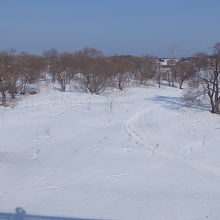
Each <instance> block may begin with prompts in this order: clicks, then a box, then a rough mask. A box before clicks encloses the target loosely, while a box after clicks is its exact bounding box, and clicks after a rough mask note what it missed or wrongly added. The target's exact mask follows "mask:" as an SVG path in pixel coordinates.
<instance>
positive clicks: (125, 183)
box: [0, 88, 220, 220]
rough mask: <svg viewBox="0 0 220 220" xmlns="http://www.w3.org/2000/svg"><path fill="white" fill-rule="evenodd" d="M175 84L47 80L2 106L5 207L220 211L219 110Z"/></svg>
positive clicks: (0, 173) (191, 219)
mask: <svg viewBox="0 0 220 220" xmlns="http://www.w3.org/2000/svg"><path fill="white" fill-rule="evenodd" d="M181 92H182V91H180V90H178V89H174V88H161V89H157V88H147V89H144V88H132V89H127V90H126V91H124V92H123V93H119V92H113V93H109V94H106V95H104V96H92V95H88V94H83V93H82V94H80V93H70V92H67V93H61V92H59V91H56V90H52V89H49V88H43V89H42V91H41V93H40V94H37V95H34V96H29V97H26V98H25V99H24V100H22V101H20V102H19V103H18V105H17V106H16V107H14V108H0V212H12V211H13V210H14V208H15V207H17V206H21V207H23V208H24V209H25V210H26V211H27V212H28V213H31V214H41V215H55V216H70V217H82V218H100V219H122V220H129V219H132V220H136V219H140V220H145V219H151V220H154V219H155V220H158V219H159V220H160V219H161V220H164V219H169V220H186V219H187V220H196V219H198V220H203V219H209V220H210V219H212V220H216V219H219V218H220V209H219V204H220V160H219V157H220V117H219V116H218V115H214V114H211V113H209V112H208V111H206V110H201V109H199V108H197V107H187V106H185V105H184V103H183V102H182V101H181V95H182V94H181Z"/></svg>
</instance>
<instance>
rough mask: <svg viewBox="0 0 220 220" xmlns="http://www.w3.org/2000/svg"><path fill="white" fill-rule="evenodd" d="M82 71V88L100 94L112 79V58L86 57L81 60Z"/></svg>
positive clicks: (80, 80) (80, 82) (80, 81)
mask: <svg viewBox="0 0 220 220" xmlns="http://www.w3.org/2000/svg"><path fill="white" fill-rule="evenodd" d="M80 72H81V75H80V78H79V85H80V88H81V89H82V90H83V91H86V92H90V93H91V94H97V95H99V94H101V93H102V92H103V91H104V90H105V89H106V88H107V87H108V85H109V82H110V80H111V76H112V68H111V60H110V59H108V58H104V57H92V58H91V57H90V58H86V59H84V60H82V61H81V65H80Z"/></svg>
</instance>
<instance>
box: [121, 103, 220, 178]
mask: <svg viewBox="0 0 220 220" xmlns="http://www.w3.org/2000/svg"><path fill="white" fill-rule="evenodd" d="M156 107H157V104H154V105H151V106H150V107H148V103H145V104H143V105H141V106H140V107H139V108H138V110H137V111H136V113H134V114H133V115H132V116H131V117H130V118H129V119H128V120H127V121H126V122H125V123H124V125H123V130H124V131H125V133H126V134H127V135H128V136H130V137H132V138H134V139H135V140H136V141H138V142H139V143H140V144H142V145H144V146H145V147H146V148H147V150H148V151H149V152H151V153H152V154H156V155H157V156H158V155H159V156H161V157H163V158H166V159H168V160H170V161H172V162H175V163H177V164H179V165H182V166H187V167H190V168H193V169H194V170H197V171H199V172H202V173H204V174H208V175H211V176H215V177H220V169H219V168H216V167H213V166H211V165H208V164H203V163H201V162H198V161H195V160H190V159H187V158H183V157H180V156H177V155H175V154H173V153H171V152H169V151H166V150H164V149H162V148H161V146H160V148H159V145H158V143H153V142H152V141H151V140H150V137H147V136H146V137H143V136H141V135H140V134H139V133H138V131H137V129H136V128H135V123H137V122H138V121H139V120H140V119H141V117H142V116H143V115H145V114H149V112H151V111H152V110H154V108H156ZM146 124H147V126H148V127H149V129H151V126H150V122H149V121H146ZM158 126H159V125H158Z"/></svg>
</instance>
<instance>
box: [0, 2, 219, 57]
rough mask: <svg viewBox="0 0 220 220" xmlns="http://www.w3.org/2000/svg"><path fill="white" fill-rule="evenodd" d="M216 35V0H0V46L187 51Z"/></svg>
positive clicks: (210, 41)
mask: <svg viewBox="0 0 220 220" xmlns="http://www.w3.org/2000/svg"><path fill="white" fill-rule="evenodd" d="M218 41H220V0H0V49H6V48H15V49H16V50H18V51H27V52H32V53H38V54H39V53H42V51H44V50H45V49H48V48H57V49H59V50H60V51H64V50H68V51H75V50H79V49H81V48H83V47H86V46H89V47H95V48H97V49H100V50H102V51H103V52H104V53H105V54H107V55H110V54H133V55H143V54H150V55H158V56H172V54H173V51H174V49H175V51H176V55H179V56H184V55H185V56H188V55H192V54H193V53H194V52H198V51H207V52H209V51H210V50H211V48H212V46H213V44H214V43H215V42H218Z"/></svg>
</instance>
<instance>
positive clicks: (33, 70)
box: [18, 53, 45, 94]
mask: <svg viewBox="0 0 220 220" xmlns="http://www.w3.org/2000/svg"><path fill="white" fill-rule="evenodd" d="M18 59H19V71H20V74H21V81H22V88H21V93H22V94H25V93H26V90H27V87H28V85H30V84H34V83H35V82H37V81H38V80H39V78H40V77H41V74H42V72H43V70H44V64H45V63H44V60H43V58H42V57H40V56H37V55H31V54H27V53H21V54H20V55H19V56H18Z"/></svg>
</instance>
